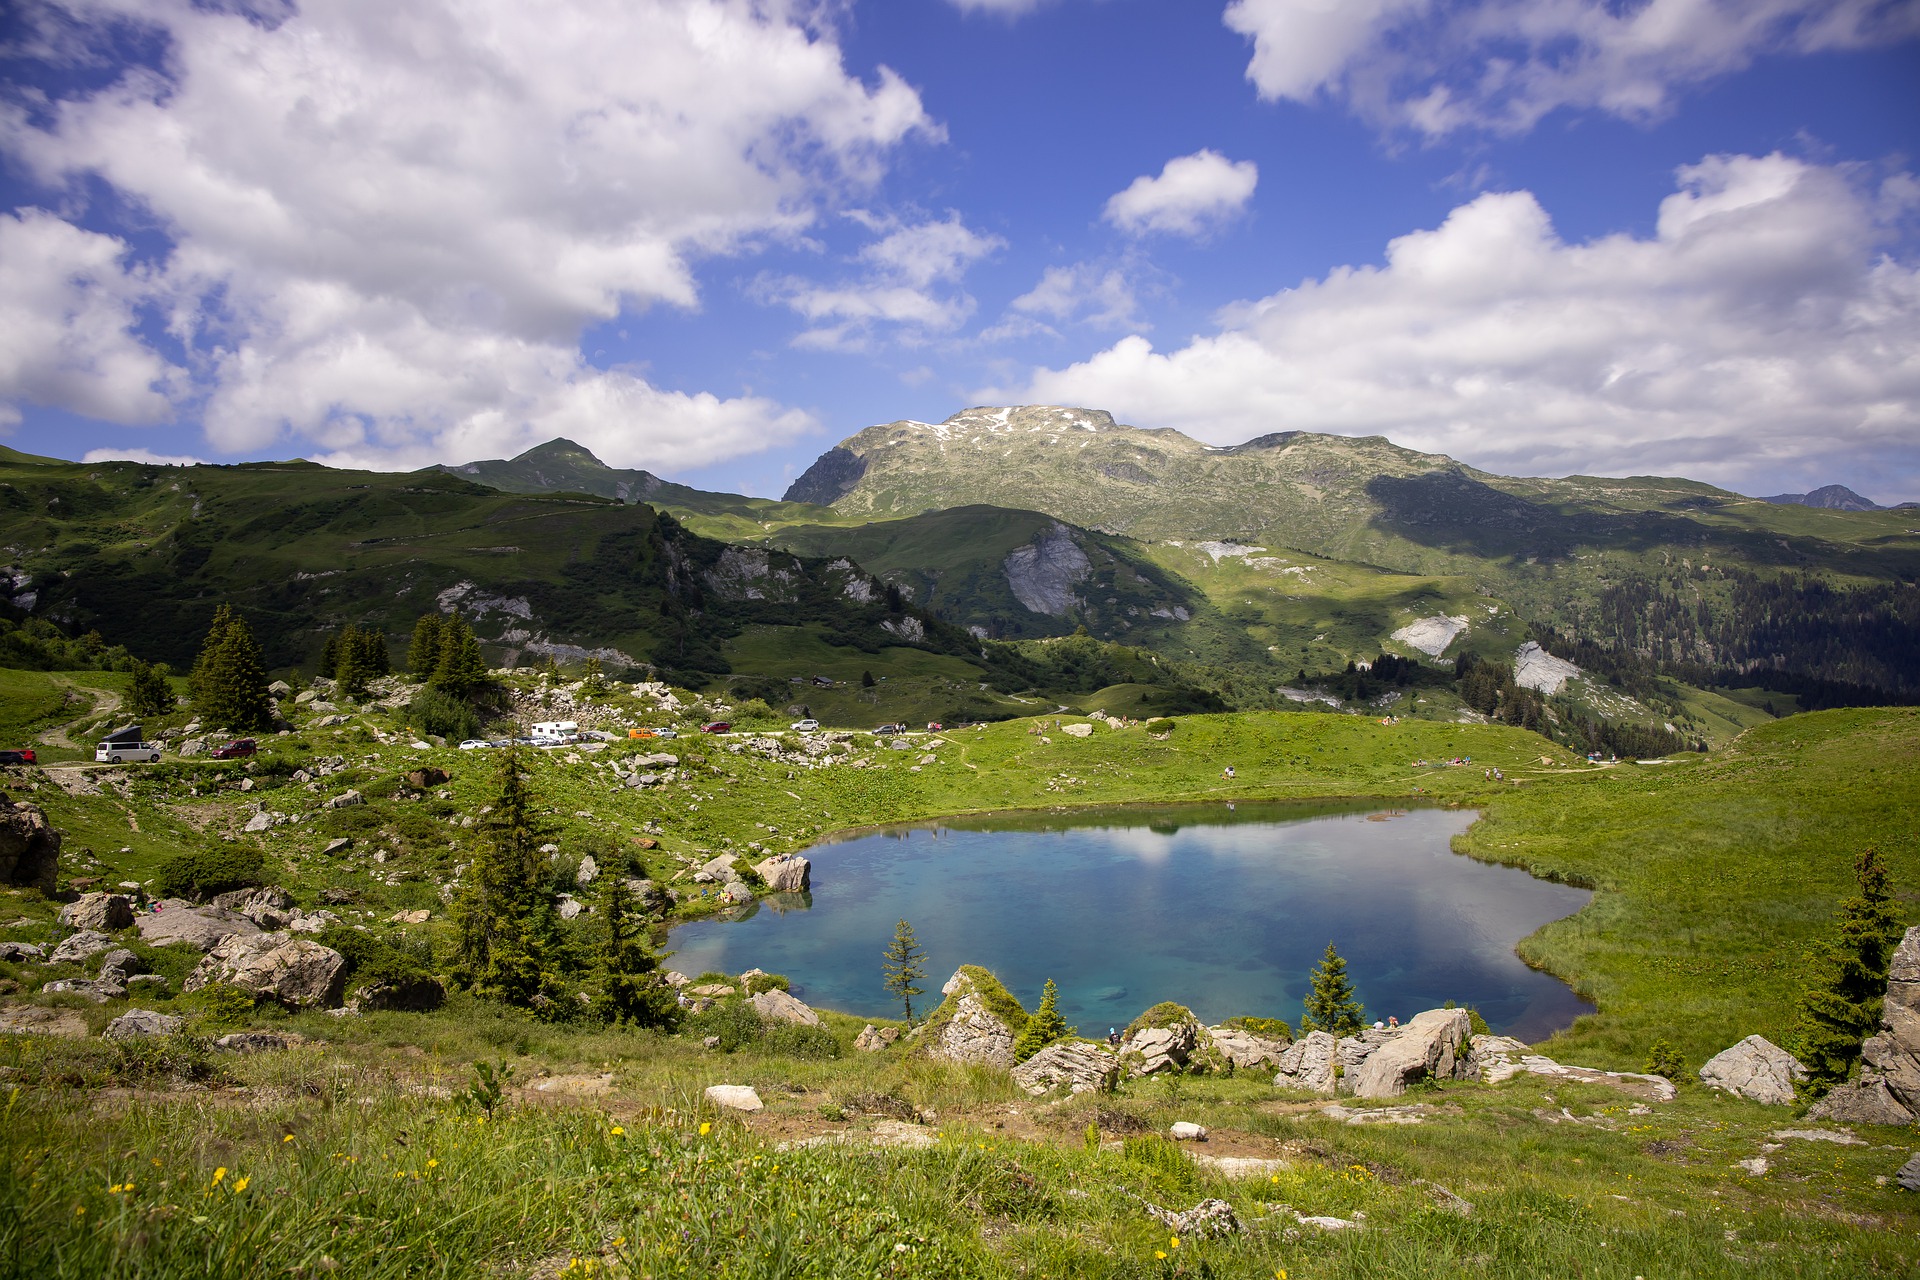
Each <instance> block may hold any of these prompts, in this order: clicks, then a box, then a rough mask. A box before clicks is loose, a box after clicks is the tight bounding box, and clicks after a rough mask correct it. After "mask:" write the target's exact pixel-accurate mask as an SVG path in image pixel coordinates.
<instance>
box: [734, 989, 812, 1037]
mask: <svg viewBox="0 0 1920 1280" xmlns="http://www.w3.org/2000/svg"><path fill="white" fill-rule="evenodd" d="M748 1003H749V1004H751V1005H752V1006H753V1011H754V1012H755V1013H757V1014H759V1015H760V1016H761V1017H762V1018H765V1019H766V1020H767V1021H769V1022H794V1023H798V1024H799V1025H801V1026H804V1027H817V1026H819V1025H820V1015H819V1014H817V1013H815V1012H814V1011H813V1010H812V1009H809V1008H808V1007H807V1006H806V1004H805V1003H803V1002H802V1001H800V1000H797V999H795V998H794V997H793V996H791V995H789V994H787V993H786V992H784V991H782V990H780V989H779V988H778V987H775V988H773V989H772V990H769V991H762V992H761V993H760V994H759V995H757V996H754V997H752V998H751V999H750V1000H749V1001H748Z"/></svg>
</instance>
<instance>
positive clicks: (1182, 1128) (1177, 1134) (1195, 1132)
mask: <svg viewBox="0 0 1920 1280" xmlns="http://www.w3.org/2000/svg"><path fill="white" fill-rule="evenodd" d="M1167 1133H1168V1135H1169V1136H1171V1137H1172V1138H1173V1140H1174V1141H1175V1142H1205V1141H1206V1140H1207V1131H1206V1129H1205V1127H1204V1126H1201V1125H1197V1124H1195V1123H1194V1122H1193V1121H1191V1120H1175V1121H1174V1122H1173V1124H1172V1125H1171V1126H1170V1127H1169V1128H1168V1129H1167Z"/></svg>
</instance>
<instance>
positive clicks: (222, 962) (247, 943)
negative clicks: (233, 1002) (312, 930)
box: [185, 933, 347, 1008]
mask: <svg viewBox="0 0 1920 1280" xmlns="http://www.w3.org/2000/svg"><path fill="white" fill-rule="evenodd" d="M346 968H347V961H346V957H344V956H342V955H341V954H340V953H339V952H338V951H335V950H334V949H333V948H332V947H323V946H321V945H320V944H319V943H317V942H315V941H313V940H312V939H311V938H289V937H287V935H286V934H284V933H256V934H235V935H234V936H232V937H230V938H227V939H226V940H224V941H223V942H221V943H220V944H219V945H218V946H216V947H215V948H214V949H213V950H212V951H209V952H208V953H207V958H206V959H204V960H202V961H201V962H200V965H199V967H198V968H196V969H195V970H194V971H193V972H192V973H191V974H190V975H188V977H187V981H186V983H185V988H186V990H188V991H198V990H200V989H201V988H202V987H205V986H208V985H210V984H212V983H216V982H226V983H231V984H232V985H234V986H236V987H239V988H240V989H241V990H242V991H247V992H250V993H252V994H253V996H254V997H255V998H259V997H263V996H265V997H271V998H273V999H275V1000H278V1001H280V1002H281V1003H282V1004H287V1005H294V1006H297V1007H302V1008H305V1007H311V1006H314V1005H334V1004H337V1003H339V999H340V987H341V984H342V981H343V979H344V977H345V974H346Z"/></svg>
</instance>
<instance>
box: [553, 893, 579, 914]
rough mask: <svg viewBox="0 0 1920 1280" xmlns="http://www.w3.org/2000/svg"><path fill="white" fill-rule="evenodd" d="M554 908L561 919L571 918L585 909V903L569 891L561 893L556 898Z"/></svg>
mask: <svg viewBox="0 0 1920 1280" xmlns="http://www.w3.org/2000/svg"><path fill="white" fill-rule="evenodd" d="M555 909H556V910H557V911H558V913H559V916H560V918H561V919H562V920H572V919H574V918H576V917H577V916H579V914H580V913H581V912H582V911H585V910H586V909H587V904H586V903H584V902H582V901H580V899H578V898H576V897H574V896H573V895H572V894H570V893H563V894H561V895H560V896H559V898H558V899H556V906H555Z"/></svg>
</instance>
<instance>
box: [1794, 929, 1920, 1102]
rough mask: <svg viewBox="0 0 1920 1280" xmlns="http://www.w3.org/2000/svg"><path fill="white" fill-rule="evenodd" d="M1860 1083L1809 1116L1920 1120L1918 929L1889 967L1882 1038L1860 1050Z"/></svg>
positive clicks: (1911, 931) (1832, 1096)
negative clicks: (1917, 1118)
mask: <svg viewBox="0 0 1920 1280" xmlns="http://www.w3.org/2000/svg"><path fill="white" fill-rule="evenodd" d="M1860 1063H1861V1067H1860V1078H1859V1080H1857V1081H1855V1082H1854V1083H1852V1084H1843V1085H1841V1086H1840V1087H1839V1088H1837V1089H1835V1090H1834V1091H1833V1092H1832V1093H1829V1094H1828V1095H1827V1096H1826V1097H1824V1098H1822V1099H1821V1100H1820V1101H1819V1102H1817V1103H1815V1104H1814V1106H1813V1109H1812V1110H1810V1111H1808V1112H1807V1115H1808V1116H1809V1117H1810V1118H1812V1119H1815V1120H1838V1121H1841V1122H1843V1123H1847V1124H1912V1123H1913V1121H1914V1120H1915V1118H1916V1117H1920V925H1915V926H1914V927H1913V928H1911V929H1908V930H1907V934H1906V936H1905V937H1904V938H1902V939H1901V940H1900V946H1899V948H1898V949H1896V950H1895V951H1894V953H1893V961H1892V963H1891V964H1889V965H1888V967H1887V998H1886V1001H1885V1003H1884V1004H1882V1005H1881V1008H1880V1034H1879V1035H1876V1036H1874V1037H1872V1038H1871V1039H1869V1040H1868V1041H1867V1042H1866V1043H1865V1044H1863V1045H1861V1046H1860Z"/></svg>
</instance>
